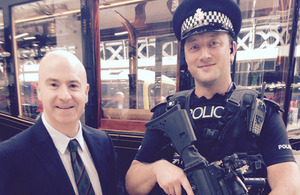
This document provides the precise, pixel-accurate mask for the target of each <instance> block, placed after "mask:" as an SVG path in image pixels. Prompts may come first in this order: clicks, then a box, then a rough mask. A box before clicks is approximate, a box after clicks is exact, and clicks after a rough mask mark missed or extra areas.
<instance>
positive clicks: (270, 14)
mask: <svg viewBox="0 0 300 195" xmlns="http://www.w3.org/2000/svg"><path fill="white" fill-rule="evenodd" d="M238 2H239V4H240V7H241V10H242V16H243V22H242V29H241V32H240V33H239V35H238V38H237V43H238V45H237V56H236V66H235V75H234V81H235V82H236V83H237V84H239V85H243V86H249V87H250V88H253V89H257V90H258V91H261V89H262V83H263V82H266V89H265V95H266V96H267V97H268V98H269V99H272V100H274V101H276V102H277V103H279V104H280V105H281V106H283V105H284V100H285V91H286V87H285V84H286V76H285V75H286V72H287V67H289V60H288V58H289V55H288V54H289V48H290V40H289V39H290V33H291V31H290V26H291V25H292V18H293V15H292V13H293V4H292V3H290V2H281V3H278V1H272V0H267V1H266V0H260V1H238Z"/></svg>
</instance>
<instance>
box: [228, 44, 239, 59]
mask: <svg viewBox="0 0 300 195" xmlns="http://www.w3.org/2000/svg"><path fill="white" fill-rule="evenodd" d="M236 47H237V46H236V42H235V41H233V42H232V45H231V48H230V61H231V62H233V60H234V56H235V54H236Z"/></svg>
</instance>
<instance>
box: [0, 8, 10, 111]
mask: <svg viewBox="0 0 300 195" xmlns="http://www.w3.org/2000/svg"><path fill="white" fill-rule="evenodd" d="M4 46H5V39H4V23H3V10H0V112H3V113H10V100H9V89H8V76H7V63H6V57H9V56H10V53H8V52H6V51H5V50H4V48H5V47H4Z"/></svg>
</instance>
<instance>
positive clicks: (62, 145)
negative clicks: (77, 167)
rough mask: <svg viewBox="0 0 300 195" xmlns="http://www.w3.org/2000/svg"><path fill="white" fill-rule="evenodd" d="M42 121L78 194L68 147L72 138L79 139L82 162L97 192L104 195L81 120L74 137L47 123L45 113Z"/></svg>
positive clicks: (97, 194) (98, 194)
mask: <svg viewBox="0 0 300 195" xmlns="http://www.w3.org/2000/svg"><path fill="white" fill-rule="evenodd" d="M42 121H43V123H44V125H45V127H46V129H47V131H48V133H49V134H50V136H51V138H52V140H53V142H54V145H55V147H56V149H57V151H58V154H59V156H60V159H61V161H62V163H63V165H64V167H65V169H66V171H67V173H68V176H69V179H70V181H71V183H72V186H73V189H74V191H75V193H76V195H78V190H77V185H76V182H75V177H74V172H73V168H72V164H71V157H70V152H69V150H68V149H67V148H68V144H69V142H70V140H72V139H77V141H78V143H79V145H80V147H78V154H79V156H80V158H81V159H82V162H83V164H84V166H85V168H86V171H87V173H88V175H89V178H90V181H91V183H92V186H93V189H94V192H95V194H96V195H102V190H101V185H100V180H99V177H98V173H97V170H96V168H95V165H94V162H93V159H92V156H91V154H90V152H89V149H88V147H87V145H86V142H85V141H84V139H83V134H82V126H81V123H80V121H79V131H78V133H77V134H76V135H75V136H74V137H68V136H66V135H64V134H63V133H61V132H59V131H58V130H56V129H54V128H53V127H51V126H50V125H49V124H48V123H47V121H46V119H45V117H44V115H42Z"/></svg>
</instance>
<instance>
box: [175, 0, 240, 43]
mask: <svg viewBox="0 0 300 195" xmlns="http://www.w3.org/2000/svg"><path fill="white" fill-rule="evenodd" d="M241 23H242V14H241V10H240V8H239V6H238V5H237V4H236V3H235V2H234V1H233V0H184V1H183V2H182V3H181V4H180V5H179V6H178V8H177V9H176V11H175V13H174V16H173V30H174V32H175V35H176V37H177V39H178V40H179V41H182V40H184V39H186V38H187V37H190V36H192V35H194V34H200V33H204V32H211V31H227V32H228V33H229V34H230V35H231V36H232V37H233V38H235V37H236V36H237V35H238V33H239V31H240V28H241Z"/></svg>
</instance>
